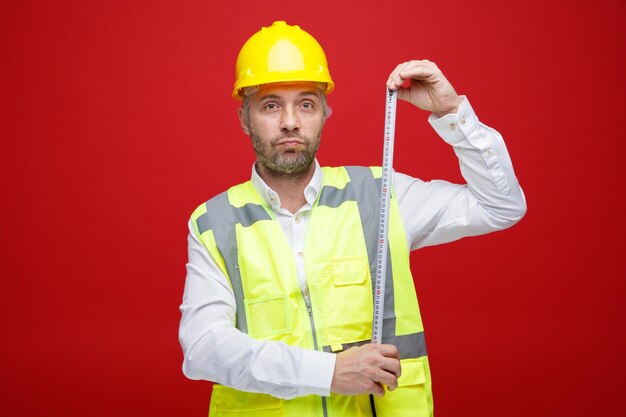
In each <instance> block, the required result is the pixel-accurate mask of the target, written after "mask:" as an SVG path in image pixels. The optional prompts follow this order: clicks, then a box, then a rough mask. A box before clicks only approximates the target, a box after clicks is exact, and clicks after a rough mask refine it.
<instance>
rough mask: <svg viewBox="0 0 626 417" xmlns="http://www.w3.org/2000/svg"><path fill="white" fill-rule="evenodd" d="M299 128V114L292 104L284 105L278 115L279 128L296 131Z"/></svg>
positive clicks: (285, 130) (284, 130)
mask: <svg viewBox="0 0 626 417" xmlns="http://www.w3.org/2000/svg"><path fill="white" fill-rule="evenodd" d="M299 129H300V116H299V115H298V112H297V109H295V108H294V107H293V106H285V107H284V108H283V111H282V112H281V115H280V130H281V131H283V132H294V131H295V132H297V131H298V130H299Z"/></svg>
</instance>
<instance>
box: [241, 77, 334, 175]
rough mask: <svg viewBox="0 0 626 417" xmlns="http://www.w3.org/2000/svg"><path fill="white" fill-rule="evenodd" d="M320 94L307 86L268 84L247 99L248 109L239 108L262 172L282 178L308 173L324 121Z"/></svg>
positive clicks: (243, 125)
mask: <svg viewBox="0 0 626 417" xmlns="http://www.w3.org/2000/svg"><path fill="white" fill-rule="evenodd" d="M322 94H323V92H322V91H321V90H320V89H319V88H317V87H316V86H314V85H310V84H294V85H280V84H279V85H271V84H269V85H266V86H263V87H262V88H261V89H260V90H259V91H258V92H256V93H254V94H253V95H252V96H251V97H250V102H249V108H248V109H240V111H239V119H240V121H241V125H242V128H243V131H244V132H245V133H246V134H247V135H249V136H250V138H251V139H252V145H253V147H254V151H255V152H256V155H257V162H258V164H260V165H261V167H260V168H261V169H265V170H267V171H269V173H271V174H274V175H280V176H282V177H285V176H287V177H290V176H294V177H296V176H299V175H304V174H306V173H308V172H309V171H310V169H311V166H312V164H313V161H314V160H315V154H316V152H317V149H318V147H319V144H320V137H321V135H322V126H323V125H324V120H325V117H324V104H325V102H324V100H323V96H322ZM246 112H247V114H246Z"/></svg>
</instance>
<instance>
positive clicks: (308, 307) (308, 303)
mask: <svg viewBox="0 0 626 417" xmlns="http://www.w3.org/2000/svg"><path fill="white" fill-rule="evenodd" d="M307 292H308V289H307ZM302 297H303V298H304V304H305V305H306V310H307V311H308V312H309V321H310V322H311V334H312V335H313V349H315V350H318V348H317V334H316V332H315V320H313V309H311V299H310V298H309V297H308V296H307V295H306V294H304V293H302ZM321 398H322V412H323V413H324V417H328V405H327V404H326V397H321Z"/></svg>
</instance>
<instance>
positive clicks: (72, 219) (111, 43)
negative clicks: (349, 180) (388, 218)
mask: <svg viewBox="0 0 626 417" xmlns="http://www.w3.org/2000/svg"><path fill="white" fill-rule="evenodd" d="M215 3H217V2H211V1H184V2H174V1H155V0H150V1H147V0H146V1H132V2H131V1H119V0H116V1H106V2H85V1H54V2H53V1H48V2H44V1H37V2H35V1H19V2H12V3H11V4H10V5H9V4H6V3H5V4H3V6H2V9H3V10H2V12H1V13H0V31H1V33H2V38H1V41H2V53H3V54H4V57H3V59H2V72H3V77H2V100H1V101H0V103H1V104H0V105H1V106H2V111H1V113H0V114H1V117H2V124H1V129H2V133H1V138H2V139H1V141H2V142H1V143H2V150H1V151H0V169H1V172H0V174H1V177H0V178H1V181H2V196H3V198H2V204H1V206H0V207H1V208H0V210H1V211H0V215H1V218H2V232H1V234H0V245H1V246H0V249H1V250H0V260H1V265H2V269H1V271H2V280H1V284H0V285H1V288H0V290H1V292H0V293H1V294H2V302H1V303H0V311H1V319H0V320H1V323H2V334H3V337H2V343H0V358H1V360H2V371H1V375H2V376H1V378H2V385H3V386H2V390H1V393H0V414H1V415H3V416H17V415H24V416H34V415H38V416H39V415H49V416H55V415H59V416H61V415H63V416H84V415H90V416H137V415H150V416H152V417H156V416H172V415H179V416H182V415H188V416H203V415H206V412H207V406H208V401H209V396H210V384H209V383H208V382H196V381H189V380H187V379H185V377H184V376H183V375H182V373H181V362H182V354H181V351H180V347H179V346H178V340H177V326H178V320H179V317H180V316H179V312H178V305H179V304H180V301H181V296H182V291H183V283H184V279H185V268H184V266H185V262H186V234H187V229H186V222H187V218H188V216H189V215H190V213H191V211H192V210H193V209H194V208H195V207H196V206H197V205H198V204H200V203H201V202H202V201H204V200H206V199H207V198H209V197H211V196H213V195H215V194H216V193H218V192H220V191H223V190H224V189H225V188H226V187H228V186H229V185H232V184H234V183H235V182H238V181H241V180H244V179H246V178H247V177H248V175H249V172H250V166H251V163H252V161H253V157H254V156H253V153H252V151H251V149H250V145H249V140H248V139H247V138H246V137H245V136H244V135H243V133H241V131H240V129H239V127H238V123H237V118H236V108H237V104H236V103H235V102H234V101H233V100H231V99H230V92H231V86H232V83H233V77H234V61H235V58H236V55H237V52H238V50H239V48H240V46H241V45H242V44H243V42H244V41H245V39H247V37H248V36H249V35H250V34H252V33H253V32H255V31H256V30H258V29H259V28H260V26H261V25H269V24H271V22H272V21H273V20H287V22H289V23H292V24H299V25H301V26H302V27H303V28H304V29H306V30H307V31H309V32H310V33H312V34H313V35H314V36H315V37H317V39H318V40H319V41H320V42H321V43H322V45H324V47H325V49H326V52H327V55H328V57H329V61H330V65H331V71H332V75H333V77H334V79H335V81H336V84H337V87H336V90H335V92H333V93H332V95H331V96H330V97H329V101H330V104H331V106H332V107H333V110H334V113H333V117H332V118H331V119H330V120H329V122H328V123H327V126H326V130H325V132H324V137H323V141H322V148H321V151H320V155H319V158H320V160H321V162H322V163H323V164H326V165H338V164H367V165H370V164H379V163H380V158H381V147H382V130H383V114H384V83H385V81H386V77H387V74H388V73H389V72H390V71H391V70H392V69H393V67H394V66H395V65H396V64H397V63H399V62H401V61H404V60H407V59H412V58H428V59H431V60H433V61H435V62H437V63H438V64H439V66H440V67H441V68H442V69H443V70H444V73H445V74H446V75H447V76H448V78H449V79H450V80H451V81H452V83H453V85H454V86H455V87H456V89H457V91H459V92H460V93H464V94H467V95H468V97H470V100H471V102H472V104H473V106H474V108H475V109H476V111H477V113H478V115H479V117H480V118H481V120H482V121H484V122H485V123H487V124H488V125H490V126H493V127H495V128H497V129H498V130H499V131H500V132H501V133H502V134H503V136H504V137H505V139H506V142H507V146H508V148H509V150H510V152H511V155H512V158H513V162H514V165H515V167H516V171H517V174H518V177H519V179H520V181H521V183H522V185H523V187H524V190H525V192H526V195H527V198H528V205H529V210H528V214H527V216H526V218H525V219H524V220H523V221H522V222H521V223H519V224H518V225H516V226H515V227H513V228H512V229H509V230H507V231H504V232H501V233H496V234H491V235H488V236H484V237H479V238H470V239H464V240H462V241H460V242H456V243H452V244H449V245H443V246H439V247H434V248H428V249H424V250H421V251H418V252H416V253H414V254H413V255H412V260H413V271H414V274H415V279H416V283H417V287H418V293H419V296H420V300H421V304H422V308H423V315H424V317H425V324H426V327H427V338H428V343H429V352H430V357H431V363H432V368H433V373H434V394H435V401H436V409H437V415H438V416H439V417H446V416H480V417H488V416H530V415H532V416H558V415H565V416H570V417H573V416H589V415H593V416H613V415H618V414H620V410H621V412H623V410H624V405H623V399H620V398H623V392H622V391H623V390H624V388H625V387H626V383H625V382H626V381H625V377H624V375H625V373H626V369H625V368H626V367H625V363H624V362H625V361H624V356H623V353H624V351H626V346H625V345H626V343H625V337H624V320H625V317H626V314H625V313H626V308H625V304H626V303H625V302H624V300H623V294H624V290H625V289H626V285H625V284H624V277H625V275H626V274H625V267H624V266H625V265H624V256H625V254H624V232H625V230H624V229H625V228H624V224H623V221H622V220H621V219H622V217H623V214H622V211H621V210H622V207H623V206H624V196H623V195H624V194H623V191H622V187H621V186H622V183H623V179H624V175H623V173H622V172H623V171H622V170H623V167H624V163H623V155H624V151H625V146H624V142H625V140H624V133H623V132H624V128H623V118H624V116H623V113H624V110H625V106H624V104H623V103H624V97H626V88H625V86H626V84H625V82H624V79H623V77H624V74H625V73H626V66H625V53H624V45H625V44H626V42H625V41H626V39H625V38H626V36H625V35H626V31H625V29H624V27H625V23H626V22H625V17H626V5H625V3H624V1H623V0H599V1H595V2H572V1H565V0H558V1H539V0H530V1H526V2H512V3H510V2H502V1H487V0H481V1H474V2H467V1H461V0H450V1H447V2H440V3H437V2H434V3H433V2H415V1H408V0H399V1H395V2H392V3H388V2H371V4H369V3H367V2H366V3H364V2H363V1H356V0H355V1H345V2H336V3H338V4H332V3H331V2H324V1H321V0H318V1H311V2H308V3H302V2H284V3H283V2H279V1H273V0H268V1H265V2H254V3H252V4H237V5H236V4H235V3H229V2H219V5H218V4H215ZM231 4H232V5H231ZM426 117H427V115H426V114H425V113H423V112H420V111H418V110H417V109H414V108H410V106H408V105H407V104H406V103H401V104H400V105H399V113H398V122H397V133H396V163H395V165H396V168H397V170H399V171H402V172H405V173H409V174H412V175H415V176H418V177H421V178H424V179H432V178H444V179H449V180H452V181H460V180H461V178H460V175H459V173H458V166H457V162H456V159H455V157H454V154H453V152H452V151H451V150H450V149H449V147H448V146H447V145H445V144H443V143H442V141H440V140H438V138H437V137H436V136H435V134H434V133H433V132H432V131H431V130H430V128H429V127H428V125H427V122H426Z"/></svg>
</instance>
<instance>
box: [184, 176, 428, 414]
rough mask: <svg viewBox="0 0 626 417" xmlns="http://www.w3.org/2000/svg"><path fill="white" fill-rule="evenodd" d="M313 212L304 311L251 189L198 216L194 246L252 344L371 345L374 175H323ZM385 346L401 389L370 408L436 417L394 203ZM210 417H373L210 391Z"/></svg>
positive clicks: (344, 399)
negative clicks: (226, 290)
mask: <svg viewBox="0 0 626 417" xmlns="http://www.w3.org/2000/svg"><path fill="white" fill-rule="evenodd" d="M322 171H323V184H322V188H321V191H320V193H319V196H318V199H317V201H316V202H315V204H314V206H313V209H312V211H311V217H310V221H309V225H308V229H307V236H306V242H305V249H304V253H303V254H301V255H302V256H304V265H305V272H306V277H307V285H308V289H309V296H310V305H307V303H306V302H305V298H304V296H303V294H302V292H301V290H300V285H299V282H298V276H297V271H296V264H295V261H294V259H293V258H292V256H288V255H287V254H290V253H291V248H290V246H289V244H288V241H287V239H286V237H285V235H284V232H283V231H282V229H281V227H280V225H279V223H278V221H276V219H275V217H274V215H273V213H272V210H271V209H270V208H269V207H268V206H267V205H266V204H265V202H264V201H263V200H262V198H261V196H260V195H259V194H258V193H257V191H256V189H255V187H254V185H253V184H252V182H251V181H248V182H245V183H243V184H240V185H237V186H234V187H232V188H230V189H229V190H228V191H226V192H224V193H222V194H220V195H218V196H216V197H214V198H212V199H211V200H209V201H208V202H206V203H205V204H203V205H201V206H200V207H198V209H196V211H195V212H194V213H193V215H192V223H193V225H194V228H195V232H196V234H197V236H198V238H199V240H200V241H201V242H202V243H203V245H204V246H205V247H206V248H207V250H208V251H209V254H210V255H211V256H212V258H213V259H214V260H215V261H216V263H217V264H218V266H219V267H220V268H221V269H222V271H223V272H224V274H225V275H226V276H227V277H228V279H229V281H230V285H231V286H232V289H233V293H234V295H235V300H236V307H237V313H236V323H235V325H236V327H237V328H238V329H239V330H241V331H242V332H245V333H247V334H248V335H250V336H251V337H253V338H255V339H261V340H274V341H282V342H284V343H286V344H288V345H295V346H300V347H302V348H305V349H314V350H318V351H325V352H340V351H342V350H345V349H348V348H350V347H352V346H358V345H361V344H364V343H368V342H370V341H371V334H372V315H373V288H374V283H373V279H372V277H375V273H376V256H377V239H378V237H377V236H378V227H379V211H380V172H381V170H380V168H366V167H338V168H322ZM391 201H392V202H391V207H390V220H389V248H388V257H387V259H388V261H387V276H386V286H385V301H384V303H385V310H384V311H385V314H384V318H383V337H382V342H383V343H389V344H393V345H395V346H396V347H397V348H398V350H399V351H400V357H401V366H402V375H401V377H400V378H399V380H398V385H399V388H398V389H396V390H394V391H386V393H385V396H384V397H380V398H378V397H376V398H375V407H376V415H377V417H404V416H407V417H408V416H410V417H428V416H432V410H433V405H432V394H431V381H430V371H429V366H428V357H427V354H426V345H425V341H424V332H423V330H424V329H423V326H422V320H421V317H420V313H419V307H418V303H417V297H416V295H415V288H414V285H413V278H412V276H411V270H410V267H409V250H408V247H407V244H406V234H405V230H404V226H403V224H402V220H401V217H400V213H399V209H398V205H397V202H396V200H395V198H392V200H391ZM209 416H210V417H226V416H229V417H234V416H239V417H263V416H268V417H269V416H271V417H283V416H285V417H309V416H311V417H313V416H314V417H317V416H319V417H359V416H363V417H370V416H372V411H371V404H370V398H369V395H358V396H343V395H338V394H334V393H332V394H331V395H330V396H329V397H321V396H316V395H308V396H304V397H297V398H294V399H291V400H283V399H280V398H276V397H273V396H271V395H267V394H257V393H249V392H243V391H239V390H236V389H233V388H229V387H226V386H224V385H219V384H215V385H214V387H213V394H212V396H211V405H210V410H209Z"/></svg>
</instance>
